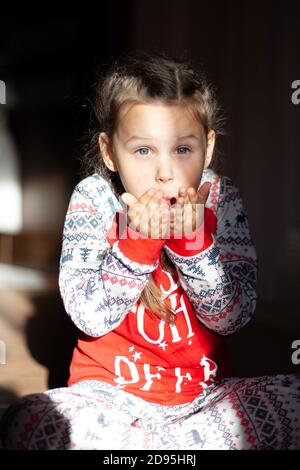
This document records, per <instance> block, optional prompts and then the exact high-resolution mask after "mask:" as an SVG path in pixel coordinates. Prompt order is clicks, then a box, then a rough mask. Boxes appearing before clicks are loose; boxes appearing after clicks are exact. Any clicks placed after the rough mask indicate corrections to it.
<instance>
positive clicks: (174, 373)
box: [2, 55, 300, 449]
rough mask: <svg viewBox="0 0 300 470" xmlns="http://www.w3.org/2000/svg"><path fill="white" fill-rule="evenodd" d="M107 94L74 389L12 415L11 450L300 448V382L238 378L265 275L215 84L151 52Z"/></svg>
mask: <svg viewBox="0 0 300 470" xmlns="http://www.w3.org/2000/svg"><path fill="white" fill-rule="evenodd" d="M97 91H98V94H97V100H96V106H95V111H96V115H97V118H98V120H99V127H98V129H97V132H96V134H95V137H94V138H93V139H92V146H91V150H90V151H89V152H88V157H89V161H88V166H89V167H92V169H93V170H92V174H91V175H89V176H86V177H85V178H84V179H83V180H82V181H81V182H80V183H79V184H78V185H77V186H76V187H75V189H74V192H73V194H72V197H71V201H70V204H69V207H68V211H67V215H66V219H65V225H64V235H63V246H62V254H61V265H60V276H59V286H60V291H61V295H62V299H63V302H64V306H65V309H66V312H67V313H68V314H69V315H70V317H71V318H72V320H73V322H74V323H75V324H76V326H77V327H78V329H79V338H78V344H77V347H76V348H75V350H74V354H73V358H72V362H71V367H70V378H69V383H68V385H69V386H68V387H66V388H58V389H54V390H49V391H47V392H45V393H43V394H33V395H29V396H27V397H25V398H23V399H22V400H19V402H17V404H15V405H14V406H12V407H11V408H10V409H9V410H8V412H7V413H6V415H5V416H4V419H3V422H2V434H3V443H4V447H5V448H9V449H296V448H297V447H299V445H300V431H299V421H298V420H299V418H300V409H299V408H300V407H299V404H300V381H299V377H297V376H296V375H295V376H283V375H280V376H279V375H278V376H273V377H271V376H263V377H256V378H250V379H236V378H226V375H227V374H228V370H227V364H226V358H225V354H224V350H223V344H222V343H223V338H224V336H227V335H230V334H232V333H234V332H236V331H238V330H239V329H240V328H241V327H242V326H244V325H245V324H246V323H247V322H248V321H249V320H250V319H251V317H252V315H253V313H254V310H255V305H256V275H257V272H256V270H257V263H256V254H255V249H254V247H253V243H252V240H251V236H250V231H249V225H248V220H247V216H246V212H245V208H244V206H243V203H242V199H241V196H240V193H239V190H238V188H237V187H236V186H235V185H234V183H233V182H232V181H231V180H230V179H229V178H228V177H225V176H221V175H218V174H217V173H216V172H215V171H214V170H213V163H214V162H213V151H214V144H215V137H216V134H217V133H218V132H219V128H220V119H219V116H218V107H217V103H216V100H215V98H214V95H213V93H212V91H211V89H210V87H209V86H208V85H207V84H206V82H205V81H204V80H203V78H201V75H200V74H199V73H198V72H197V71H196V70H194V69H193V68H192V67H191V66H190V64H188V63H187V62H184V61H181V60H174V59H171V58H167V57H165V56H163V55H142V56H127V57H123V58H120V59H119V60H118V61H116V62H115V63H114V64H113V65H112V66H111V68H110V69H109V70H108V71H107V72H106V74H105V76H103V77H102V79H101V81H100V83H99V86H98V88H97ZM96 147H97V149H96ZM91 155H92V158H90V157H91Z"/></svg>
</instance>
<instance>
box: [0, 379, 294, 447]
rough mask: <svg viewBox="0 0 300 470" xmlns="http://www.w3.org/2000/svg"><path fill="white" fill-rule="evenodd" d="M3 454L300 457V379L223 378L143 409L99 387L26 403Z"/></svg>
mask: <svg viewBox="0 0 300 470" xmlns="http://www.w3.org/2000/svg"><path fill="white" fill-rule="evenodd" d="M0 432H1V436H2V445H3V448H4V449H28V450H29V449H55V450H57V449H82V450H83V449H91V450H92V449H104V450H121V449H128V450H132V449H147V450H148V449H151V450H167V449H172V450H176V449H178V450H186V449H189V450H191V449H193V450H197V449H228V450H230V449H253V450H262V449H300V375H296V374H291V375H275V376H262V377H254V378H246V379H245V378H226V379H221V380H219V381H218V382H216V383H215V384H214V385H213V386H210V387H208V388H206V389H205V390H204V391H203V392H202V393H201V394H200V395H198V396H197V397H196V398H195V399H194V400H193V401H192V402H189V403H185V404H183V405H176V406H167V405H160V404H157V403H153V402H148V401H145V400H143V399H142V398H140V397H137V396H135V395H133V394H131V393H128V392H126V391H124V390H121V389H118V388H116V387H115V386H113V385H110V384H108V383H105V382H102V381H96V380H86V381H82V382H79V383H77V384H75V385H72V386H71V387H65V388H57V389H53V390H48V391H47V392H45V393H36V394H32V395H27V396H25V397H24V398H21V399H19V400H17V401H16V402H15V404H13V405H11V406H10V408H8V410H7V411H6V413H5V414H4V416H3V418H2V420H1V424H0Z"/></svg>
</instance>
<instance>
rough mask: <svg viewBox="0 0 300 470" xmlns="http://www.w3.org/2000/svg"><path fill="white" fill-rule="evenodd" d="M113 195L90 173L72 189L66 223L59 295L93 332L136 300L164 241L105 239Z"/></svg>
mask: <svg viewBox="0 0 300 470" xmlns="http://www.w3.org/2000/svg"><path fill="white" fill-rule="evenodd" d="M113 199H115V202H113ZM116 201H117V200H116V198H115V197H114V195H113V194H112V191H111V189H110V187H109V186H108V184H107V183H106V182H105V180H103V179H102V178H101V179H100V178H99V177H97V176H91V177H88V178H86V179H85V180H83V181H81V182H80V183H79V184H78V185H77V186H76V188H75V189H74V191H73V194H72V196H71V200H70V203H69V207H68V211H67V214H66V218H65V223H64V230H63V245H62V253H61V258H60V273H59V288H60V292H61V296H62V299H63V302H64V306H65V309H66V312H67V313H68V314H69V315H70V317H71V318H72V320H73V322H74V323H75V325H76V326H77V327H78V328H79V329H80V330H81V331H83V332H84V333H86V334H88V335H90V336H95V337H97V336H102V335H104V334H106V333H108V332H109V331H111V330H113V329H114V328H116V327H117V326H118V325H119V324H120V323H121V322H122V320H123V319H124V318H125V316H126V314H127V313H128V312H129V311H130V310H131V309H132V307H133V306H134V305H135V303H136V302H137V300H138V299H139V298H140V296H141V293H142V291H143V289H144V287H145V285H146V283H147V281H148V279H149V276H150V273H151V272H152V271H154V270H155V269H156V267H157V265H158V258H159V254H160V251H161V246H162V244H163V243H164V240H149V239H147V240H132V239H129V240H126V239H122V240H120V241H119V240H116V241H115V242H111V241H108V238H109V237H108V229H110V228H111V225H112V221H113V219H114V215H115V209H116V207H115V204H117V202H116ZM145 243H146V245H145Z"/></svg>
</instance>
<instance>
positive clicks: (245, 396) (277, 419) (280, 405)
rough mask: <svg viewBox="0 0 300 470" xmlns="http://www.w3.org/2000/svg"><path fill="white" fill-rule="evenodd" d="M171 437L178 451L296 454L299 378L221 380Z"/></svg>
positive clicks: (299, 435)
mask: <svg viewBox="0 0 300 470" xmlns="http://www.w3.org/2000/svg"><path fill="white" fill-rule="evenodd" d="M196 400H197V399H196ZM194 401H195V400H194ZM170 429H171V432H173V431H172V428H170ZM174 432H175V433H176V435H177V436H178V440H179V441H180V448H181V449H259V450H262V449H286V450H287V449H300V375H276V376H263V377H255V378H249V379H225V380H224V381H222V383H221V384H219V385H217V386H216V387H214V388H213V390H212V392H211V393H210V394H209V395H208V397H207V403H206V404H205V405H204V406H203V407H202V408H201V409H200V411H197V412H195V413H192V414H191V415H190V416H188V417H187V418H186V419H182V420H181V422H177V423H176V424H175V426H174Z"/></svg>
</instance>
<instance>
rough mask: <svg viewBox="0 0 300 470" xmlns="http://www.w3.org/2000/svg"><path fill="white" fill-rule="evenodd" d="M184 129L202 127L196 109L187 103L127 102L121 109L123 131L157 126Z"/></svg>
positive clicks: (119, 126)
mask: <svg viewBox="0 0 300 470" xmlns="http://www.w3.org/2000/svg"><path fill="white" fill-rule="evenodd" d="M161 127H163V128H164V129H168V128H170V129H172V128H174V129H175V128H176V129H178V130H179V131H180V129H182V130H184V129H186V128H189V129H191V128H193V129H194V130H195V131H197V129H198V131H199V130H200V128H202V124H201V122H200V121H199V119H197V117H196V116H195V113H194V110H193V109H192V108H191V107H190V106H188V105H186V104H177V103H176V104H166V103H162V102H157V103H156V102H155V103H152V102H151V103H127V104H126V105H124V106H123V109H121V110H120V114H119V120H118V130H119V132H121V133H131V132H132V130H133V129H134V130H135V132H137V131H138V130H139V129H140V130H143V129H145V130H147V129H148V130H150V129H155V128H161Z"/></svg>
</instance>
